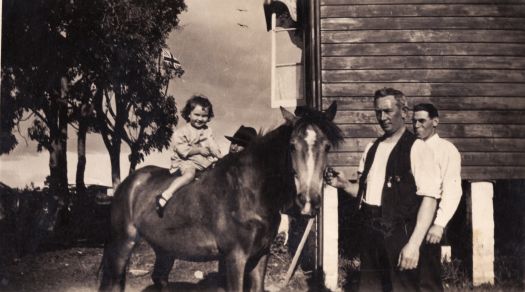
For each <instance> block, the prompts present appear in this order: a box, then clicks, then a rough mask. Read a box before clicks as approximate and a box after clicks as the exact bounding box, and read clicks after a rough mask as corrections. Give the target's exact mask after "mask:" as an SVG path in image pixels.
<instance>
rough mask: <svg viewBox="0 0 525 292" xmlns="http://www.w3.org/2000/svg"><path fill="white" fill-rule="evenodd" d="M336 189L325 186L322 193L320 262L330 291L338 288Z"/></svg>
mask: <svg viewBox="0 0 525 292" xmlns="http://www.w3.org/2000/svg"><path fill="white" fill-rule="evenodd" d="M338 220H339V219H338V200H337V189H336V188H334V187H331V186H328V185H327V186H325V188H324V195H323V220H322V224H323V227H322V230H323V233H322V239H321V240H322V249H323V250H322V255H323V257H322V264H323V273H324V280H325V283H324V284H325V286H326V288H328V289H330V290H331V291H336V290H338V289H337V288H338V287H337V278H338V268H339V265H338V259H339V253H338V251H339V248H338V240H339V223H338Z"/></svg>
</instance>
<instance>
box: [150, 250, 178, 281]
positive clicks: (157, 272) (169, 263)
mask: <svg viewBox="0 0 525 292" xmlns="http://www.w3.org/2000/svg"><path fill="white" fill-rule="evenodd" d="M154 250H155V265H154V266H153V273H152V274H151V279H152V280H153V283H154V284H155V287H157V288H159V289H162V288H165V287H167V286H168V279H169V275H170V272H171V269H172V268H173V264H174V263H175V257H174V256H172V255H169V254H167V253H165V252H163V251H161V250H160V249H154Z"/></svg>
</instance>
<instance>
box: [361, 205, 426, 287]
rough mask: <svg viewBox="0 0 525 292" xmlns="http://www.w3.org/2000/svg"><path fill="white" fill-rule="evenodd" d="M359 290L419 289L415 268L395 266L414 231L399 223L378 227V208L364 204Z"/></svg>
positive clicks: (362, 210) (410, 227) (379, 221)
mask: <svg viewBox="0 0 525 292" xmlns="http://www.w3.org/2000/svg"><path fill="white" fill-rule="evenodd" d="M360 212H361V214H362V216H363V221H362V224H363V234H362V240H363V241H362V244H361V280H360V284H359V290H360V291H400V292H404V291H418V270H417V269H414V270H405V271H400V270H399V268H398V267H397V263H398V259H399V254H400V252H401V249H402V248H403V247H404V246H405V244H406V243H407V242H408V239H409V236H410V234H412V231H413V227H414V226H413V224H411V226H409V225H406V224H402V225H399V226H395V227H392V228H388V227H387V228H384V226H381V225H382V224H381V218H380V215H379V214H380V207H373V206H368V205H366V204H363V207H362V209H361V211H360Z"/></svg>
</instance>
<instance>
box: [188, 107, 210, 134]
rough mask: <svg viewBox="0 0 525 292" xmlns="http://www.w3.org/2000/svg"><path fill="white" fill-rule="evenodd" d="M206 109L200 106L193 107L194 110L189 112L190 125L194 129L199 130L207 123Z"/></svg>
mask: <svg viewBox="0 0 525 292" xmlns="http://www.w3.org/2000/svg"><path fill="white" fill-rule="evenodd" d="M208 110H209V109H208V108H207V107H202V106H200V105H197V106H195V108H194V109H193V110H192V111H191V112H190V124H191V126H192V127H194V128H196V129H200V128H202V127H204V126H206V124H207V123H208V121H209V114H208Z"/></svg>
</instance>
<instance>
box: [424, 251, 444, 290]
mask: <svg viewBox="0 0 525 292" xmlns="http://www.w3.org/2000/svg"><path fill="white" fill-rule="evenodd" d="M418 265H419V266H420V268H419V281H420V283H419V287H420V290H421V291H443V285H442V283H441V245H440V244H439V243H437V244H429V243H426V242H424V243H423V244H422V247H421V253H420V255H419V263H418Z"/></svg>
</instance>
